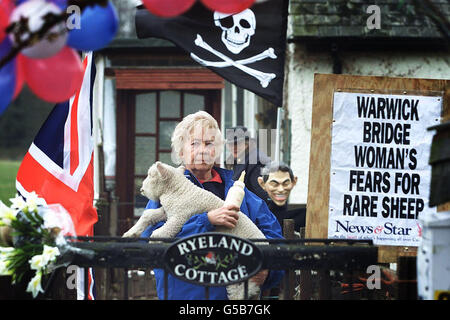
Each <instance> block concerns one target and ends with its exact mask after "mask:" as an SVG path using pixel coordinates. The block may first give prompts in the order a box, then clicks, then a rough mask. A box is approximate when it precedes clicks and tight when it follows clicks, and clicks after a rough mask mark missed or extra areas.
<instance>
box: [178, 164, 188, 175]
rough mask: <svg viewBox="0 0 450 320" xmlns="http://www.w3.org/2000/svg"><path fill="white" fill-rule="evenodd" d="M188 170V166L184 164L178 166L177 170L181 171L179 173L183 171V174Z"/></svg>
mask: <svg viewBox="0 0 450 320" xmlns="http://www.w3.org/2000/svg"><path fill="white" fill-rule="evenodd" d="M185 170H186V168H185V167H184V166H179V167H178V168H177V171H178V172H179V173H181V174H184V171H185Z"/></svg>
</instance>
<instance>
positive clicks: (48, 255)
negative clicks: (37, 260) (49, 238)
mask: <svg viewBox="0 0 450 320" xmlns="http://www.w3.org/2000/svg"><path fill="white" fill-rule="evenodd" d="M59 255H60V252H59V249H58V248H57V247H50V246H47V245H44V251H43V252H42V256H43V257H44V260H45V261H46V262H47V263H49V262H53V261H55V260H56V257H57V256H59Z"/></svg>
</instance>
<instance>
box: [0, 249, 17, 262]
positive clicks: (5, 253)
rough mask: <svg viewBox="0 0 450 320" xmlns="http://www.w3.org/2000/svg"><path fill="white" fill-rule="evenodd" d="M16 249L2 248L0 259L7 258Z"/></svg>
mask: <svg viewBox="0 0 450 320" xmlns="http://www.w3.org/2000/svg"><path fill="white" fill-rule="evenodd" d="M14 250H15V249H14V248H12V247H0V259H2V258H7V257H8V255H9V254H10V253H11V252H13V251H14Z"/></svg>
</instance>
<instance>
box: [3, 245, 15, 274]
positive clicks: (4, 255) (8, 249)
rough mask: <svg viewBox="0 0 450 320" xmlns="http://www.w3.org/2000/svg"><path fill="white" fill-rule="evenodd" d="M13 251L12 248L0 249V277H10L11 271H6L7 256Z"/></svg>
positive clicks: (7, 264)
mask: <svg viewBox="0 0 450 320" xmlns="http://www.w3.org/2000/svg"><path fill="white" fill-rule="evenodd" d="M13 251H14V248H3V247H0V276H10V275H12V273H13V270H8V266H9V254H10V253H11V252H13Z"/></svg>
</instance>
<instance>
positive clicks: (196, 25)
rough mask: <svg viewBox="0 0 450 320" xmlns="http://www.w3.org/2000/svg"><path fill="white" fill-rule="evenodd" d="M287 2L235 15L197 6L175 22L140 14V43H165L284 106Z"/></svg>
mask: <svg viewBox="0 0 450 320" xmlns="http://www.w3.org/2000/svg"><path fill="white" fill-rule="evenodd" d="M287 9H288V0H269V1H265V2H262V3H255V4H254V5H253V6H251V7H250V8H249V9H246V10H244V11H242V12H240V13H237V14H234V15H227V14H222V13H218V12H213V11H211V10H209V9H208V8H206V7H205V6H204V5H202V4H201V3H200V2H197V4H195V5H194V6H193V7H192V8H191V9H190V10H189V11H188V12H186V13H185V14H183V15H180V16H177V17H174V18H161V17H158V16H155V15H152V14H151V13H150V12H149V11H148V10H146V9H145V8H144V7H142V6H141V7H140V8H138V10H137V12H136V33H137V36H138V38H141V39H142V38H150V37H155V38H164V39H167V40H169V41H171V42H173V43H174V44H175V45H177V46H179V47H181V48H182V49H184V50H185V51H187V52H189V53H190V55H191V58H192V59H194V60H196V61H197V62H199V63H200V64H201V65H203V66H206V67H208V68H209V69H211V70H212V71H214V72H216V73H217V74H219V75H220V76H221V77H223V78H225V79H227V80H228V81H230V82H231V83H234V84H235V85H237V86H239V87H241V88H244V89H247V90H250V91H252V92H254V93H255V94H257V95H259V96H261V97H263V98H265V99H267V100H268V101H270V102H272V103H273V104H275V105H276V106H282V102H283V82H284V61H285V50H286V27H287V11H288V10H287Z"/></svg>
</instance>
